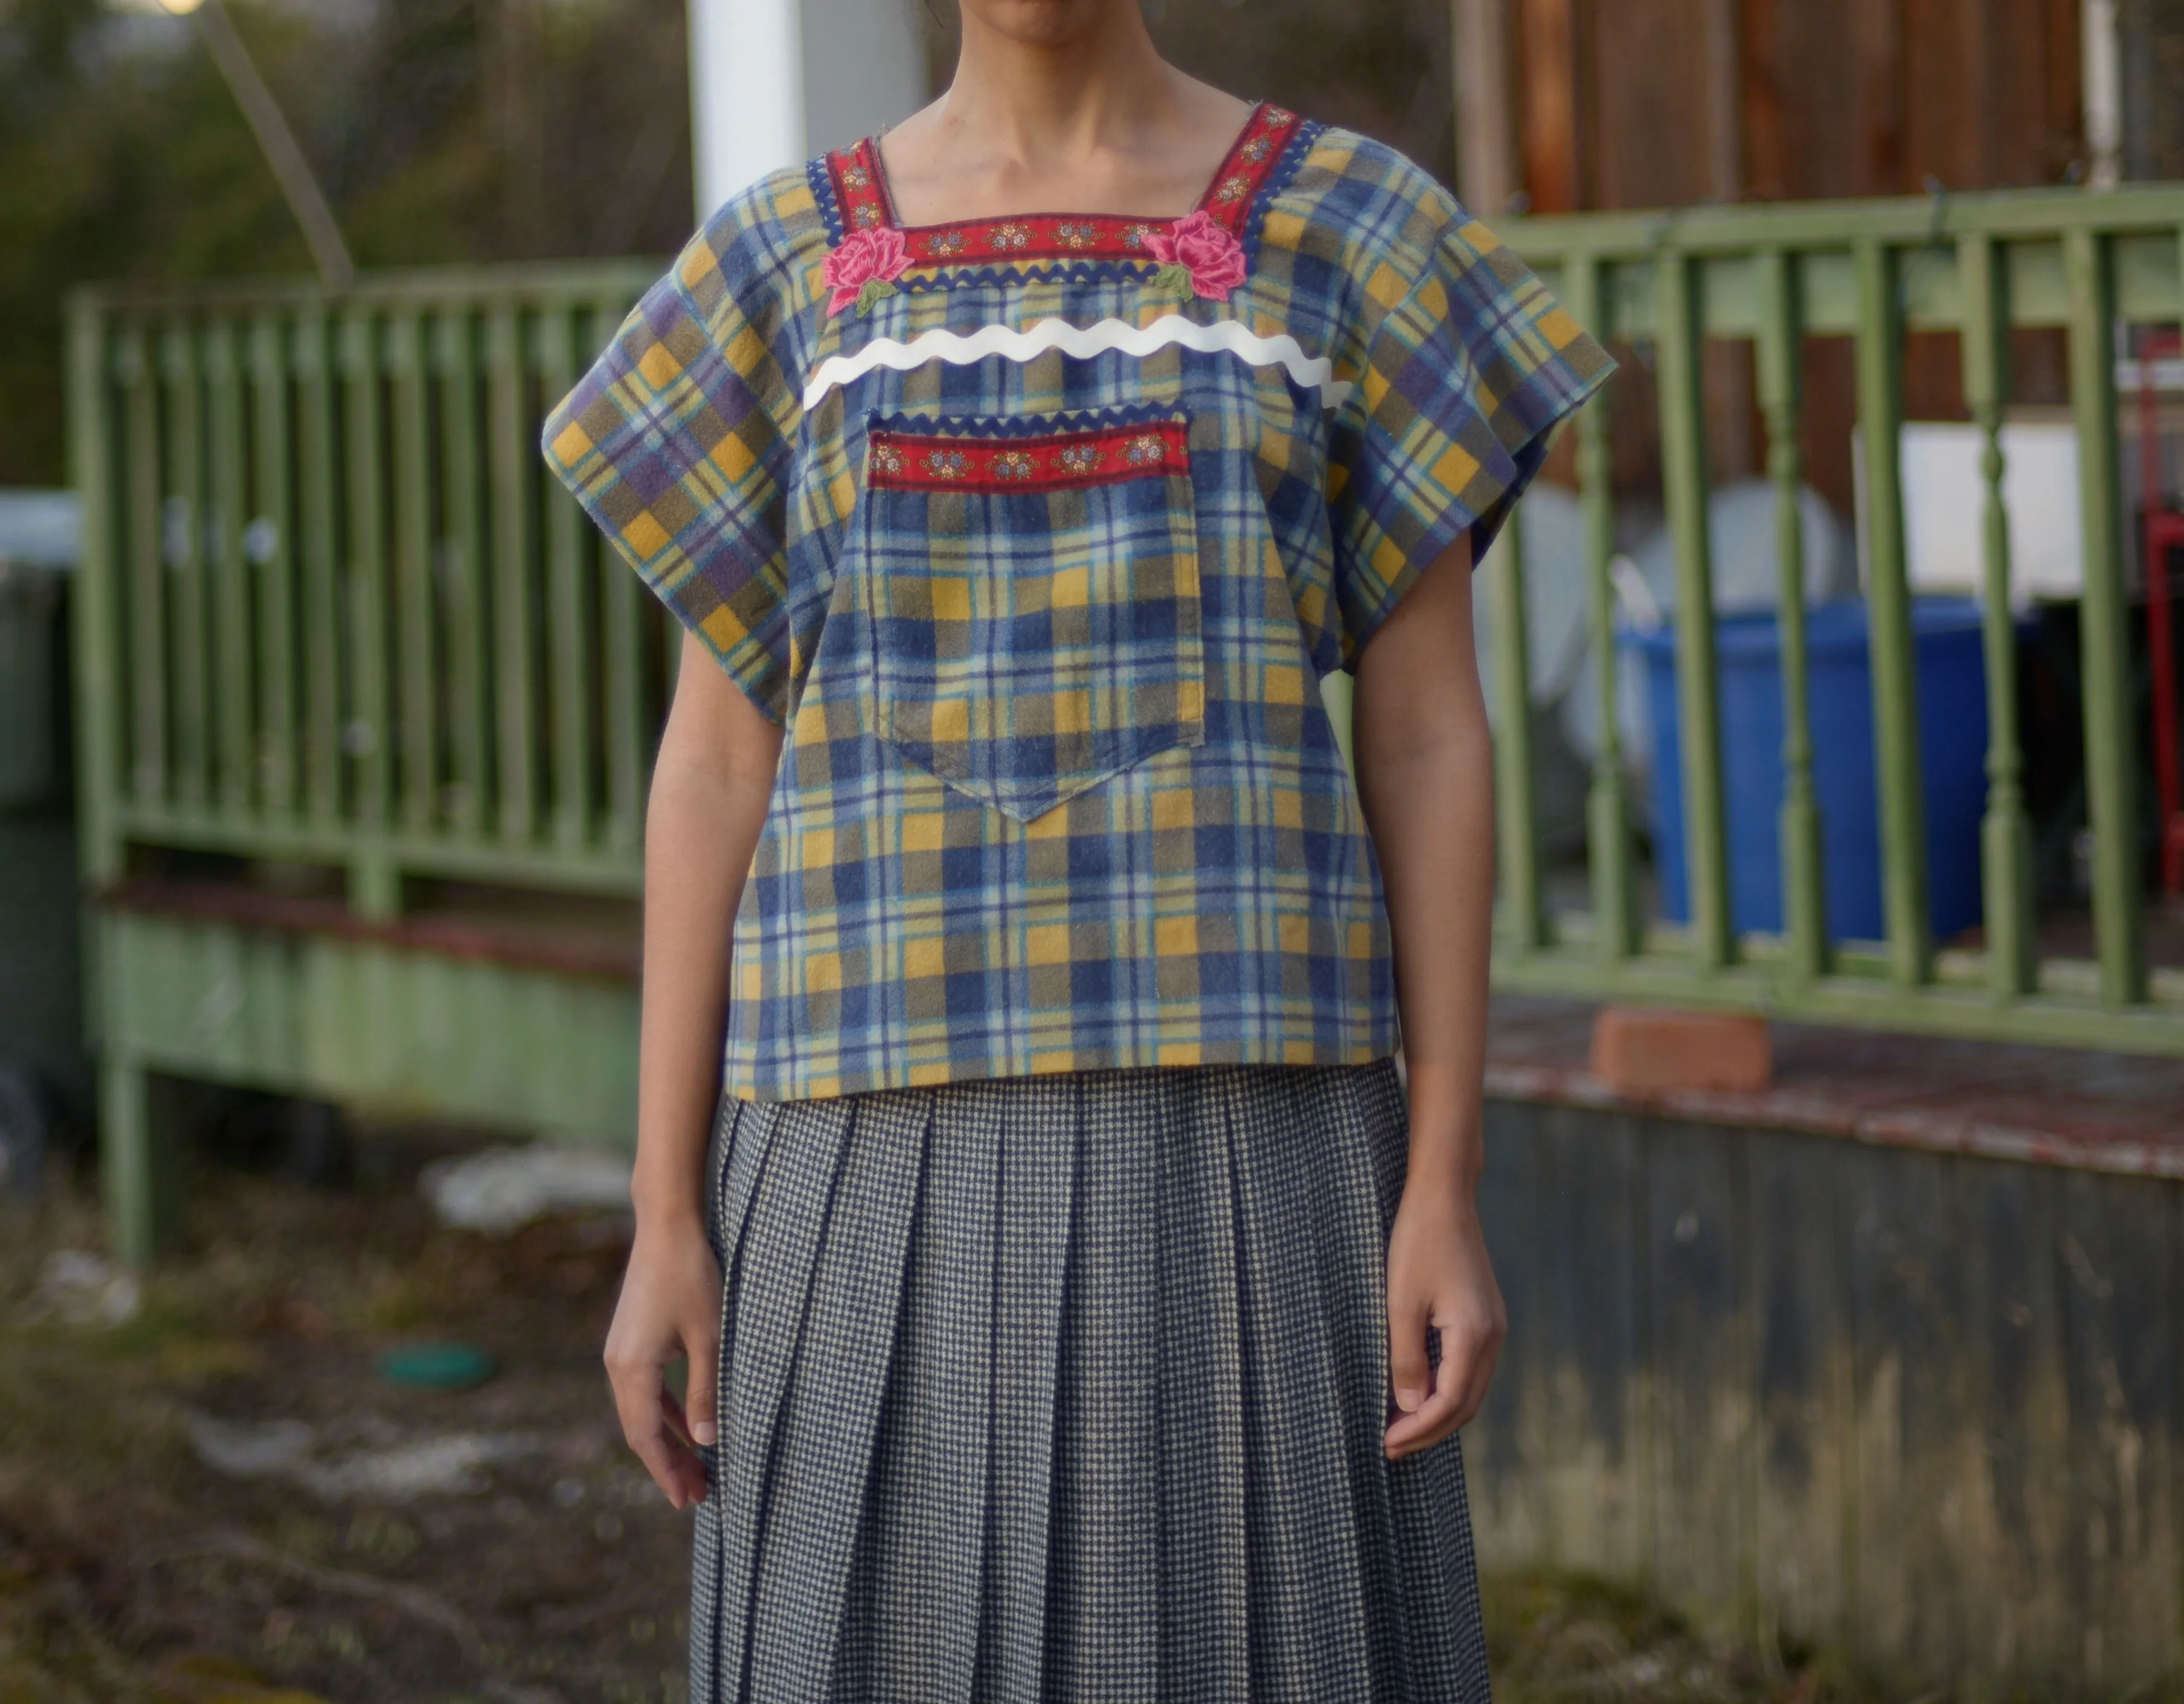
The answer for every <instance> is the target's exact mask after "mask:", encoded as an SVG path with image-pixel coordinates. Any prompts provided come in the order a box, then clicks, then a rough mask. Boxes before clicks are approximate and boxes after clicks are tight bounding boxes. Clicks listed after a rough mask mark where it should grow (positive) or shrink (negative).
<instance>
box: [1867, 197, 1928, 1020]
mask: <svg viewBox="0 0 2184 1704" xmlns="http://www.w3.org/2000/svg"><path fill="white" fill-rule="evenodd" d="M1854 253H1855V255H1856V260H1857V267H1858V441H1859V443H1860V446H1861V448H1863V449H1864V455H1865V554H1866V587H1865V599H1866V621H1867V634H1868V644H1869V650H1870V655H1871V660H1872V665H1873V701H1874V702H1873V738H1874V745H1875V777H1876V779H1877V781H1878V784H1879V790H1880V841H1881V871H1882V875H1881V896H1882V903H1883V907H1884V912H1885V915H1886V918H1887V926H1888V962H1889V968H1890V970H1891V972H1892V973H1893V975H1894V977H1895V980H1896V982H1897V985H1898V986H1900V987H1904V988H1911V987H1915V986H1918V985H1919V984H1920V983H1925V982H1928V981H1931V978H1932V977H1933V968H1934V946H1933V933H1932V929H1931V922H1930V919H1929V916H1928V905H1927V877H1926V808H1925V794H1924V793H1923V791H1922V787H1923V782H1922V778H1921V773H1920V771H1921V767H1922V766H1921V764H1920V762H1919V698H1918V673H1917V670H1918V659H1917V655H1916V654H1915V652H1914V649H1913V641H1912V631H1911V590H1910V582H1909V577H1908V565H1907V564H1906V561H1905V553H1904V544H1903V461H1902V454H1903V452H1902V448H1901V445H1900V439H1901V436H1902V426H1903V304H1902V303H1901V302H1900V301H1899V299H1898V285H1897V261H1896V255H1895V253H1894V251H1893V250H1892V249H1891V248H1887V247H1886V246H1885V245H1883V244H1881V243H1879V242H1873V241H1871V240H1869V239H1864V240H1861V241H1860V242H1858V244H1857V245H1856V247H1855V250H1854Z"/></svg>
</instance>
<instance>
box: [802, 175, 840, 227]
mask: <svg viewBox="0 0 2184 1704" xmlns="http://www.w3.org/2000/svg"><path fill="white" fill-rule="evenodd" d="M804 181H805V182H806V183H808V184H810V185H811V198H812V199H813V200H814V201H816V202H817V203H819V216H820V217H821V218H822V219H823V220H826V221H827V246H828V247H830V248H836V247H839V246H840V243H841V241H842V209H840V207H838V205H836V203H835V201H834V176H833V173H832V172H830V171H828V170H827V156H826V155H825V154H824V153H815V154H814V155H812V156H811V159H807V160H805V162H804Z"/></svg>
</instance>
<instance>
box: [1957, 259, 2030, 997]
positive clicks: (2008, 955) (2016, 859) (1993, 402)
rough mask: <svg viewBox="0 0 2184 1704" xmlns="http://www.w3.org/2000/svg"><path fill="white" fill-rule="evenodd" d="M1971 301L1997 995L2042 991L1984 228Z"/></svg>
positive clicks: (1990, 977) (2003, 352) (1999, 327)
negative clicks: (1982, 496) (2036, 988)
mask: <svg viewBox="0 0 2184 1704" xmlns="http://www.w3.org/2000/svg"><path fill="white" fill-rule="evenodd" d="M1957 259H1958V273H1959V275H1960V277H1961V287H1962V289H1963V291H1964V335H1963V338H1962V340H1961V342H1962V348H1963V366H1964V403H1965V405H1966V407H1967V408H1968V409H1970V412H1971V417H1972V420H1973V421H1974V423H1975V425H1977V426H1978V427H1979V429H1980V439H1981V448H1980V481H1981V486H1982V487H1983V489H1984V493H1985V502H1984V505H1983V508H1982V510H1981V524H1980V543H1981V615H1980V621H1981V632H1982V637H1983V642H1984V645H1985V649H1986V718H1987V743H1986V814H1985V816H1983V817H1982V818H1981V823H1980V873H1981V890H1982V891H1981V912H1982V915H1983V916H1984V918H1985V920H1986V970H1987V985H1988V987H1990V988H1992V990H1993V991H1994V994H1995V995H1996V997H1997V999H2001V1000H2011V999H2014V998H2015V997H2016V996H2018V995H2020V994H2030V993H2031V991H2032V988H2033V986H2034V983H2035V980H2036V977H2037V976H2038V973H2039V968H2038V966H2037V964H2036V961H2035V956H2034V953H2033V910H2032V829H2031V821H2030V819H2029V818H2028V817H2027V816H2026V815H2025V788H2024V783H2023V779H2022V777H2023V771H2024V758H2023V755H2022V749H2021V748H2020V743H2019V740H2018V733H2017V636H2016V634H2015V632H2014V631H2013V628H2012V623H2011V620H2010V604H2009V508H2008V506H2007V505H2006V504H2005V503H2004V501H2003V474H2004V472H2005V471H2006V464H2005V459H2004V457H2003V448H2002V418H2003V403H2004V400H2005V399H2006V398H2008V396H2009V274H2008V272H2007V270H2005V269H2006V259H2005V255H2004V251H2003V248H2002V245H2001V244H1999V243H1997V242H1995V241H1994V240H1993V239H1992V237H1989V236H1987V235H1986V232H1984V231H1973V232H1970V233H1968V234H1967V235H1966V236H1964V237H1963V238H1962V239H1960V241H1959V242H1958V247H1957Z"/></svg>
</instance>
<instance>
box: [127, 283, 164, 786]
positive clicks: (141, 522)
mask: <svg viewBox="0 0 2184 1704" xmlns="http://www.w3.org/2000/svg"><path fill="white" fill-rule="evenodd" d="M114 378H115V380H116V381H117V382H118V383H120V386H121V387H122V390H123V393H124V394H125V401H124V404H123V409H122V417H123V423H124V437H123V441H124V442H125V443H126V445H127V446H128V448H127V451H126V454H127V455H128V458H129V466H128V471H127V472H126V473H125V476H123V479H122V489H121V494H120V506H121V514H122V515H123V516H124V517H125V524H124V525H123V526H121V527H120V528H118V529H117V530H118V531H120V532H122V533H124V534H125V537H124V538H122V539H117V540H116V541H115V542H116V543H117V545H118V546H119V547H120V549H121V550H122V551H123V553H124V554H125V560H126V563H127V569H126V573H127V578H128V582H129V592H128V597H127V599H126V604H127V613H126V617H125V619H126V621H127V623H128V628H129V632H128V637H127V641H126V643H127V645H128V670H127V673H128V678H129V710H130V714H129V754H128V774H129V787H130V792H131V794H132V796H133V797H134V798H135V799H136V802H138V803H140V804H158V803H162V802H164V800H165V799H166V797H167V788H168V783H169V778H170V775H171V773H172V771H171V770H170V768H169V754H168V749H167V742H168V727H169V719H168V715H167V675H168V670H167V626H166V624H167V569H166V539H165V532H166V529H165V525H164V505H163V504H162V503H161V500H160V499H161V494H162V479H163V475H164V464H165V460H166V456H165V453H164V443H163V433H162V430H161V409H160V407H159V372H158V370H157V368H156V367H155V366H154V365H153V356H152V348H151V344H150V342H149V340H148V339H147V337H145V335H144V327H143V326H142V323H141V322H139V321H137V320H133V319H132V320H127V321H125V322H123V323H122V324H121V326H120V327H119V329H118V331H117V335H116V337H115V338H114Z"/></svg>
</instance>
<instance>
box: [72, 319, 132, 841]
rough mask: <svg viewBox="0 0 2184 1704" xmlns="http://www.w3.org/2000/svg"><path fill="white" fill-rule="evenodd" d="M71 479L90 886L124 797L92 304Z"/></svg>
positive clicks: (79, 777)
mask: <svg viewBox="0 0 2184 1704" xmlns="http://www.w3.org/2000/svg"><path fill="white" fill-rule="evenodd" d="M68 390H69V420H68V428H69V439H68V447H69V476H70V481H71V482H73V483H74V485H75V489H76V490H77V491H78V492H79V493H81V494H82V499H83V532H82V542H81V547H80V551H79V555H80V559H81V560H79V562H78V564H77V566H76V573H75V589H74V592H73V593H72V598H73V602H74V609H73V610H72V611H71V617H70V638H71V640H72V641H73V643H74V649H75V727H76V736H75V739H76V754H75V755H76V833H77V836H78V844H79V849H80V854H81V866H82V870H83V873H84V874H85V876H86V877H88V878H89V879H90V880H91V881H92V882H93V883H106V882H110V881H112V880H114V878H115V877H118V876H120V874H121V868H122V849H123V843H122V838H121V834H120V827H119V825H118V824H117V822H116V820H115V816H116V813H115V806H116V805H118V804H119V803H120V794H121V791H122V780H121V776H122V754H121V686H122V682H121V681H120V670H119V669H118V668H117V667H116V663H117V662H118V660H119V658H120V654H121V648H120V631H119V627H118V626H117V621H116V617H117V616H118V615H119V613H120V612H119V610H117V609H116V608H115V602H116V600H115V597H114V582H115V579H116V577H117V573H116V569H117V563H116V555H117V550H118V547H119V545H120V540H119V539H118V538H117V537H115V536H114V515H115V510H116V509H117V507H118V504H119V501H120V494H121V493H120V478H119V472H120V470H119V469H118V468H117V467H116V465H115V458H114V428H115V417H114V385H113V379H112V376H111V372H110V370H109V365H108V360H107V345H106V324H105V321H104V320H103V317H102V316H101V315H100V314H99V312H98V310H97V309H96V308H94V307H92V305H91V304H89V303H86V302H83V301H75V302H71V303H70V304H69V309H68Z"/></svg>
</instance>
